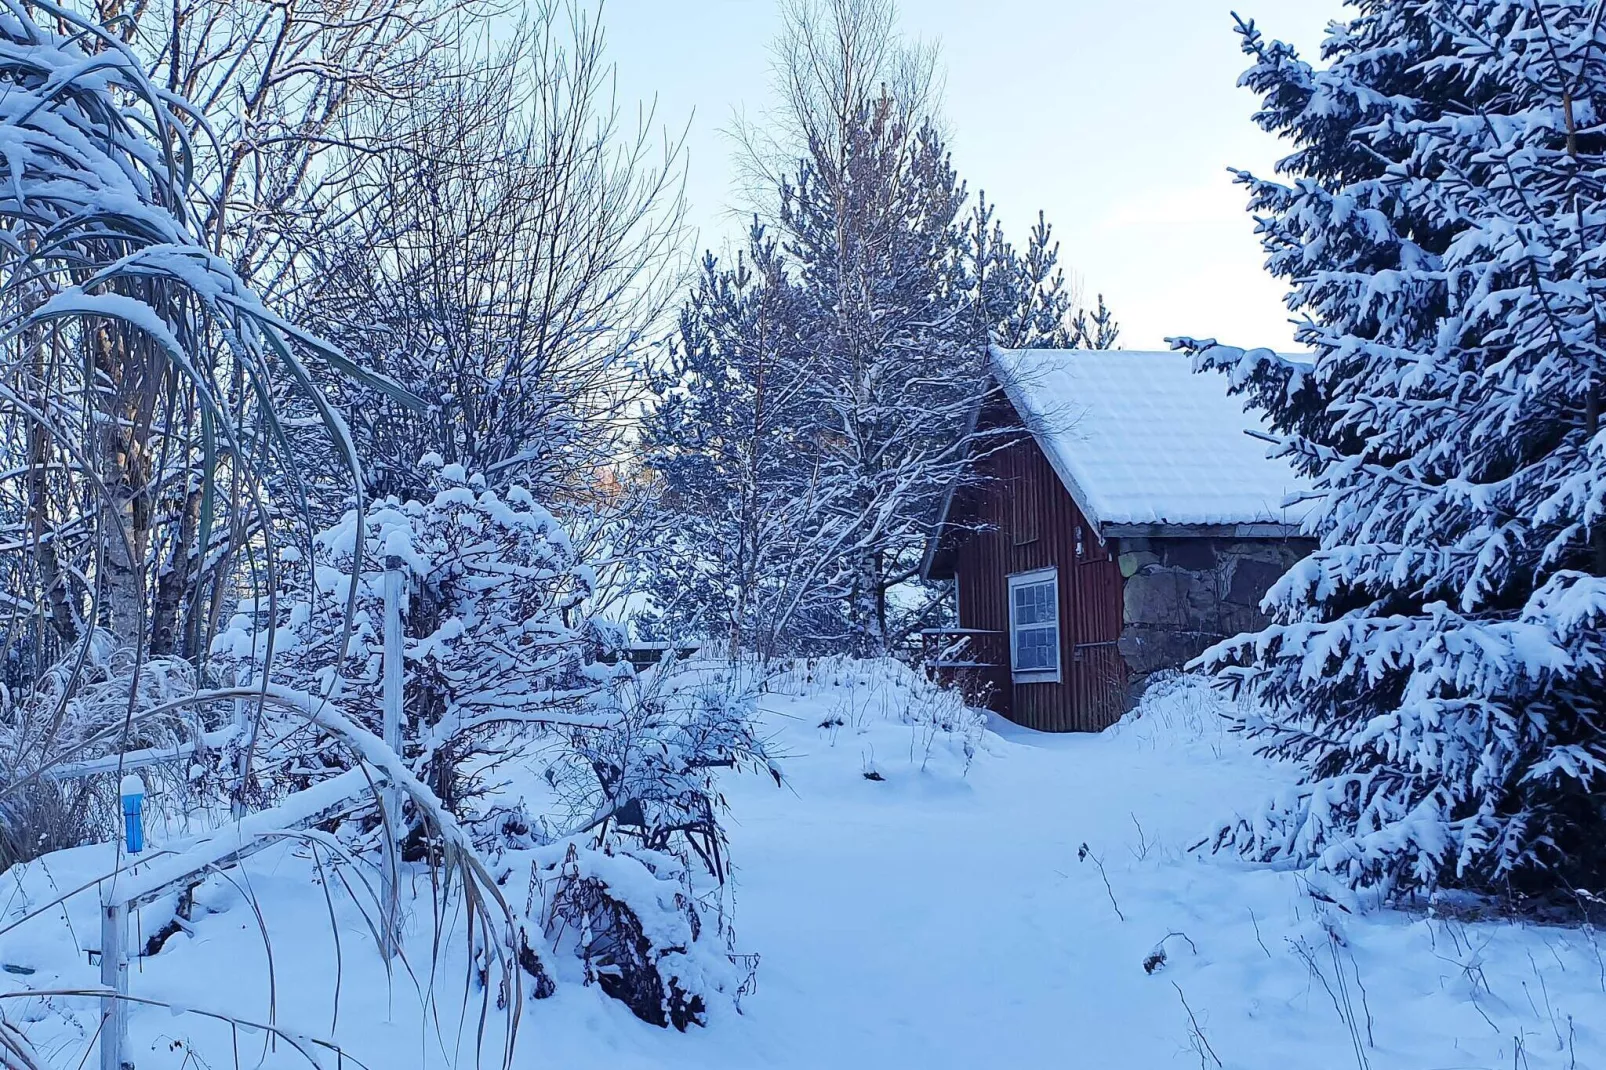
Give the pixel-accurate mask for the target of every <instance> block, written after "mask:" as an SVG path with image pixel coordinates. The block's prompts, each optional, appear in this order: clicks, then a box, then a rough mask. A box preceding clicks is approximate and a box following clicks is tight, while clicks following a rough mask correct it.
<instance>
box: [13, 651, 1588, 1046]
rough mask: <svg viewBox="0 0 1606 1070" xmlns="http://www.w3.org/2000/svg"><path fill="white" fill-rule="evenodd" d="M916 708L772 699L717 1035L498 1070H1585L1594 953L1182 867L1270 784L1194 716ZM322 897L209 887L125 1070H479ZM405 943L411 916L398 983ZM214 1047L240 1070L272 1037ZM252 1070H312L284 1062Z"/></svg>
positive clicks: (31, 939)
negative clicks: (1091, 730)
mask: <svg viewBox="0 0 1606 1070" xmlns="http://www.w3.org/2000/svg"><path fill="white" fill-rule="evenodd" d="M908 683H909V677H907V676H906V675H901V674H897V673H892V672H889V671H887V670H885V669H883V668H880V667H876V666H866V665H859V664H853V663H844V662H831V663H827V664H825V665H823V666H816V667H815V668H813V669H812V670H802V671H798V672H795V673H793V674H790V675H789V676H787V677H785V678H783V679H780V680H778V681H776V683H775V687H774V690H773V692H772V693H770V694H768V695H766V696H765V699H764V701H763V705H762V709H763V717H764V722H765V729H766V734H767V736H768V737H769V738H770V740H771V746H772V747H773V748H774V750H775V751H776V752H777V753H778V754H780V755H781V758H782V766H783V768H784V769H785V771H786V773H787V775H788V783H787V784H786V785H785V786H783V787H780V788H777V787H776V786H775V785H774V784H773V783H772V782H770V781H769V780H767V779H764V778H761V777H758V776H746V777H742V776H733V777H731V778H729V780H728V783H727V785H726V787H727V796H728V798H729V800H730V803H731V807H732V815H731V840H732V852H733V855H734V858H735V860H736V864H737V867H738V872H737V875H736V882H737V883H736V895H735V898H736V918H735V920H736V928H737V933H738V938H739V939H738V943H739V949H740V950H745V951H753V952H757V953H758V954H759V955H760V956H761V961H760V963H759V969H758V985H757V989H756V991H754V992H752V993H751V994H749V995H748V996H746V997H745V998H744V1000H743V1001H742V1009H741V1013H740V1014H737V1013H735V1012H734V1011H730V1010H728V1009H725V1010H721V1009H720V1008H716V1009H715V1013H714V1014H713V1015H712V1016H711V1022H710V1025H709V1027H708V1028H706V1029H693V1030H691V1031H690V1032H688V1033H686V1034H680V1033H676V1032H673V1031H666V1030H659V1029H656V1028H653V1027H651V1026H648V1025H645V1024H643V1023H641V1022H639V1021H637V1020H636V1019H634V1018H633V1017H631V1016H630V1014H629V1013H628V1011H626V1010H625V1009H624V1008H623V1007H622V1006H621V1005H618V1004H616V1003H613V1002H612V1001H610V1000H608V999H607V998H606V997H604V996H602V995H601V993H600V992H598V991H597V990H596V989H594V988H585V987H581V986H579V985H574V984H570V985H563V986H560V989H559V991H558V994H557V995H556V996H554V997H553V998H551V999H549V1000H545V1001H539V1002H534V1001H532V1002H529V1003H526V1004H525V1006H524V1013H523V1020H522V1022H521V1024H520V1029H519V1045H518V1049H517V1054H516V1059H515V1065H517V1066H519V1067H538V1066H561V1067H565V1068H585V1067H609V1068H620V1070H625V1068H635V1067H640V1068H647V1067H654V1068H658V1067H664V1068H681V1067H684V1068H688V1070H690V1068H693V1067H696V1068H708V1070H718V1068H731V1070H736V1068H752V1067H771V1066H773V1067H798V1068H803V1067H809V1068H814V1067H832V1066H877V1067H887V1068H893V1067H921V1068H929V1067H955V1068H960V1067H964V1068H973V1067H977V1066H1009V1065H1016V1066H1088V1067H1120V1068H1127V1067H1133V1068H1147V1067H1165V1066H1181V1067H1192V1066H1204V1067H1207V1068H1208V1067H1215V1066H1218V1065H1219V1066H1221V1067H1241V1068H1262V1067H1264V1068H1267V1070H1270V1068H1285V1067H1320V1068H1343V1067H1351V1066H1353V1067H1361V1068H1368V1067H1369V1068H1375V1070H1383V1068H1393V1067H1398V1068H1402V1070H1404V1068H1409V1070H1432V1068H1489V1070H1504V1068H1507V1067H1513V1066H1516V1067H1519V1068H1524V1070H1526V1068H1539V1067H1557V1068H1568V1070H1572V1068H1587V1067H1603V1066H1606V936H1601V935H1599V934H1595V933H1592V932H1590V931H1587V930H1580V929H1577V928H1552V927H1542V926H1536V925H1532V924H1516V923H1511V922H1503V921H1492V922H1491V921H1485V922H1463V921H1459V920H1455V919H1453V918H1449V917H1437V916H1433V915H1432V913H1431V912H1428V911H1422V912H1418V913H1404V912H1394V911H1384V912H1375V913H1371V914H1366V915H1355V914H1350V913H1346V912H1344V911H1343V910H1341V909H1339V908H1337V907H1335V906H1331V905H1328V904H1326V903H1323V902H1321V901H1320V900H1318V899H1314V898H1312V897H1311V896H1310V895H1309V894H1308V890H1309V889H1308V886H1307V884H1306V883H1305V882H1304V881H1303V879H1302V878H1301V877H1299V876H1298V875H1296V874H1290V873H1276V872H1269V871H1265V870H1258V869H1251V868H1248V867H1245V866H1243V865H1240V864H1238V863H1237V862H1235V861H1232V860H1228V859H1224V858H1218V857H1211V856H1208V855H1205V856H1200V855H1198V854H1195V853H1190V852H1189V851H1188V850H1187V848H1188V846H1189V845H1190V844H1192V843H1194V842H1196V841H1197V840H1198V839H1199V838H1200V837H1201V836H1202V835H1203V834H1204V832H1205V831H1207V830H1208V828H1209V827H1210V826H1211V824H1212V823H1213V821H1214V819H1216V818H1219V817H1224V816H1229V815H1230V814H1231V813H1232V812H1233V811H1234V810H1235V809H1236V808H1242V807H1247V806H1249V805H1250V804H1252V803H1253V802H1255V801H1256V800H1257V799H1259V798H1260V797H1261V795H1262V794H1263V793H1264V792H1266V791H1268V790H1269V789H1271V788H1272V787H1274V786H1275V785H1276V784H1277V783H1278V782H1279V781H1281V780H1283V779H1285V778H1286V777H1287V775H1288V774H1287V771H1286V770H1282V769H1278V768H1276V767H1274V766H1271V765H1268V764H1266V763H1264V762H1261V761H1260V760H1258V759H1256V758H1254V757H1253V756H1251V755H1249V754H1248V753H1247V752H1246V751H1245V749H1244V747H1243V744H1242V743H1241V742H1240V741H1239V740H1237V739H1236V738H1235V737H1232V736H1229V735H1228V734H1227V733H1226V732H1225V731H1224V726H1223V724H1222V722H1221V719H1220V716H1219V712H1220V711H1219V707H1217V706H1216V705H1215V703H1214V700H1213V699H1212V698H1211V697H1210V696H1209V695H1208V694H1207V693H1206V692H1204V691H1203V690H1201V689H1199V688H1197V687H1190V686H1176V687H1173V688H1172V689H1171V690H1170V691H1169V693H1167V694H1166V695H1164V696H1163V697H1160V698H1157V699H1154V700H1152V701H1150V702H1149V703H1148V704H1147V705H1146V707H1145V708H1144V710H1143V711H1142V716H1138V717H1135V718H1129V719H1128V720H1127V721H1124V722H1123V723H1122V724H1121V725H1119V726H1117V727H1116V728H1115V729H1113V730H1111V731H1109V732H1106V733H1104V734H1103V735H1099V736H1045V735H1040V734H1036V733H1031V732H1027V731H1024V730H1021V729H1018V728H1014V727H1012V726H1010V725H1008V724H1007V723H1003V722H999V721H997V720H991V721H983V720H982V719H981V718H980V717H979V716H978V715H969V716H967V715H966V714H965V712H964V711H962V710H961V709H959V708H958V707H957V706H956V704H954V703H953V702H952V700H951V699H943V698H942V697H940V696H934V695H932V694H931V693H930V692H926V691H920V692H918V693H913V692H911V690H910V689H909V687H908V686H907V685H908ZM934 703H935V705H934ZM867 774H873V776H867ZM876 778H879V779H876ZM105 859H106V852H105V851H104V850H103V849H101V848H83V849H80V850H77V851H72V852H64V853H62V854H59V855H55V856H51V857H50V858H48V859H46V860H45V862H44V863H43V864H41V863H35V864H34V865H32V866H30V867H28V868H27V870H26V871H25V872H21V873H13V874H11V875H8V876H6V877H5V878H4V884H3V885H0V919H4V920H0V926H4V925H9V924H10V923H11V922H12V921H13V920H14V919H15V918H17V917H20V916H22V915H23V914H25V913H27V912H28V911H29V910H32V909H37V908H38V907H40V906H41V905H43V904H45V903H48V902H49V901H50V900H51V899H53V898H55V895H56V894H59V892H66V891H68V890H70V889H71V888H72V887H74V886H76V884H77V883H80V882H82V881H83V880H86V879H88V878H90V877H92V876H94V875H95V873H96V871H97V870H96V867H97V866H99V865H103V864H104V862H105ZM317 872H318V871H317V868H316V867H315V866H314V864H313V863H312V862H311V861H310V860H309V859H308V858H307V857H305V851H304V849H303V850H298V849H296V848H292V847H289V846H287V847H283V848H275V849H273V850H271V851H268V852H264V853H263V854H260V855H258V856H256V857H255V858H254V859H253V860H252V861H251V862H250V863H249V864H247V865H246V866H245V867H244V868H243V870H241V871H237V872H234V873H232V874H231V875H230V878H231V879H228V880H224V879H218V878H214V879H213V880H211V881H209V882H208V884H207V885H206V887H205V889H204V891H203V894H202V896H201V899H202V902H203V904H204V905H205V906H207V907H209V908H210V909H211V910H212V911H215V913H205V912H200V913H198V915H197V920H196V922H195V924H194V927H193V928H194V932H193V934H180V935H177V936H174V937H173V938H172V939H170V940H169V941H168V942H167V944H166V946H165V948H164V949H163V950H162V951H161V952H160V953H159V954H157V955H155V956H153V957H151V958H147V959H144V960H142V961H141V963H140V964H139V966H138V967H137V968H136V972H135V973H134V975H133V978H132V986H131V987H132V992H133V994H134V995H136V996H140V997H145V998H151V999H156V1000H162V1001H168V1002H175V1003H177V1004H179V1005H180V1007H181V1013H172V1012H170V1011H169V1010H168V1009H165V1008H151V1009H143V1008H142V1009H137V1010H136V1011H135V1012H134V1013H133V1015H132V1020H131V1026H130V1033H131V1037H132V1047H133V1051H134V1055H135V1060H136V1065H137V1066H138V1067H139V1068H140V1070H158V1068H160V1070H172V1068H181V1067H183V1068H187V1067H196V1068H205V1067H220V1068H221V1067H229V1066H233V1065H235V1062H234V1055H233V1043H234V1039H235V1038H234V1037H233V1036H232V1035H231V1032H230V1030H229V1029H228V1028H227V1027H224V1026H220V1025H217V1024H215V1023H211V1022H208V1021H206V1020H204V1019H201V1018H199V1017H197V1016H196V1015H194V1014H191V1013H182V1011H183V1010H187V1009H190V1008H196V1009H208V1010H219V1011H227V1012H229V1013H232V1014H235V1015H238V1016H241V1017H245V1018H248V1019H253V1020H257V1021H262V1020H265V1019H266V1018H267V1017H268V1015H269V1013H270V1006H271V1009H272V1013H273V1014H274V1015H275V1016H276V1019H277V1022H278V1024H279V1025H280V1026H281V1027H283V1028H285V1029H287V1030H289V1031H291V1032H294V1033H299V1034H307V1035H315V1036H321V1037H327V1036H330V1035H333V1036H334V1037H336V1038H337V1039H338V1040H339V1042H340V1043H341V1045H342V1046H343V1048H344V1049H345V1050H346V1051H347V1052H349V1053H350V1055H351V1056H353V1057H355V1059H356V1060H361V1063H362V1064H365V1065H367V1066H370V1067H375V1068H381V1067H383V1068H391V1067H425V1066H429V1067H437V1066H450V1065H457V1066H470V1065H473V1061H474V1057H475V1047H474V1037H475V1020H476V1017H477V1015H478V1013H479V1002H478V998H477V996H476V997H475V998H474V999H473V1000H472V1001H470V1002H468V1003H467V1004H466V1005H465V1003H464V1001H463V999H462V992H463V984H462V981H461V978H460V975H461V973H462V960H461V957H460V956H459V957H457V958H454V957H453V956H452V954H451V953H450V951H449V950H448V952H447V953H445V954H443V955H442V956H441V958H440V962H441V969H442V976H441V977H440V978H438V979H437V981H436V983H435V984H434V989H433V990H434V992H435V1002H434V1004H433V1006H432V1007H431V1008H430V1009H429V1011H428V1013H427V1014H426V1013H421V1011H420V997H419V992H420V991H421V990H423V989H424V988H425V987H426V984H425V982H426V981H427V978H426V977H423V976H420V977H418V978H416V979H415V978H414V977H410V976H406V975H405V973H400V974H398V976H396V977H395V978H394V979H393V980H392V981H391V982H390V983H389V984H387V983H386V979H385V975H384V972H383V969H382V968H381V967H380V965H379V962H378V959H377V956H376V955H375V954H374V952H373V942H372V938H371V936H370V935H369V933H368V930H367V927H366V924H365V923H364V922H363V920H362V918H361V916H360V915H359V914H358V912H357V910H356V908H355V907H354V906H352V904H351V902H350V900H349V898H348V897H346V896H344V894H343V892H342V891H341V889H340V888H339V887H338V882H336V887H335V888H334V889H332V893H331V895H330V896H329V898H328V899H327V900H326V898H325V895H324V891H323V888H322V886H321V885H320V884H319V883H317V881H316V879H315V878H316V875H317ZM52 889H59V892H58V893H52ZM248 894H249V898H248ZM424 895H425V896H426V898H423V899H421V900H420V901H419V902H420V904H427V902H428V900H427V892H425V893H424ZM253 901H254V903H255V904H256V908H255V909H253V906H252V902H253ZM258 911H260V914H259V913H258ZM331 912H332V914H333V917H334V918H335V921H336V924H335V930H336V931H338V933H339V958H338V967H337V959H336V943H335V941H334V939H333V938H332V936H331V926H330V917H331ZM69 922H70V924H69ZM95 926H96V923H95V899H94V897H93V894H92V893H89V894H81V895H78V896H75V897H73V898H72V899H70V900H69V902H68V909H67V912H66V913H65V914H63V911H62V910H61V909H60V908H55V909H51V910H46V911H44V912H43V913H41V914H40V915H39V916H38V917H36V918H34V919H33V920H31V921H29V922H27V923H26V924H23V925H20V926H17V927H15V928H13V929H11V930H10V931H8V932H5V933H4V934H3V935H0V963H3V964H7V965H9V966H10V967H13V968H19V967H20V968H23V969H33V970H35V972H34V973H32V974H17V973H14V972H9V971H8V972H4V973H0V992H3V991H9V992H20V991H21V990H23V989H30V988H31V989H33V990H36V991H37V990H42V989H71V988H76V987H82V986H87V985H91V984H93V983H94V982H95V980H96V976H97V971H96V970H95V968H94V967H92V966H90V965H89V964H88V961H87V956H86V955H85V954H84V953H83V949H84V948H87V947H94V946H96V945H97V944H98V931H97V929H96V927H95ZM429 929H430V926H429V924H428V910H427V907H426V906H424V905H420V907H419V914H418V915H417V916H415V917H414V919H413V922H412V925H411V947H412V954H411V956H410V961H411V962H412V963H414V964H415V968H420V967H421V966H422V967H427V964H428V962H429V954H428V948H427V944H428V930H429ZM263 931H266V932H267V934H268V936H267V939H266V940H264V938H263V936H262V932H263ZM144 935H146V936H148V935H149V934H148V933H147V934H144ZM270 948H271V958H272V966H273V970H272V979H273V980H272V989H271V991H270V983H269V976H270V974H269V970H268V961H269V949H270ZM1161 952H1163V955H1164V959H1163V961H1156V960H1157V958H1158V956H1159V955H1160V953H1161ZM1146 966H1147V967H1148V968H1147V969H1146ZM337 987H338V990H339V1006H338V1015H337V1014H336V1010H335V1006H334V998H333V997H334V994H335V991H336V988H337ZM0 1008H3V1009H4V1012H5V1014H6V1016H7V1017H8V1018H9V1019H10V1020H11V1021H12V1022H14V1023H15V1022H26V1023H27V1030H28V1032H29V1035H30V1036H31V1037H33V1038H34V1039H35V1042H36V1043H37V1044H38V1045H39V1046H40V1048H41V1052H42V1054H44V1055H45V1056H46V1058H47V1060H48V1065H50V1066H63V1067H71V1066H76V1065H79V1061H80V1059H82V1058H83V1057H84V1055H85V1053H86V1051H87V1050H88V1047H89V1044H90V1040H91V1035H92V1033H93V1029H94V1022H95V1015H94V1010H93V1003H92V1001H90V1000H87V999H84V998H80V997H71V996H51V997H46V998H43V999H40V998H28V999H6V1000H3V1001H0ZM493 1020H494V1012H493ZM492 1032H493V1034H494V1029H493V1030H492ZM443 1038H445V1039H443ZM238 1040H239V1048H240V1056H239V1065H241V1066H255V1065H258V1060H259V1059H260V1058H261V1056H262V1053H263V1050H264V1045H265V1037H264V1035H263V1034H261V1033H255V1034H249V1033H241V1034H239V1037H238ZM487 1044H488V1045H489V1049H491V1050H494V1048H495V1047H496V1045H495V1042H494V1039H488V1041H487ZM489 1061H491V1060H488V1062H489ZM263 1065H266V1066H270V1067H279V1066H284V1067H290V1066H298V1065H299V1066H305V1065H307V1063H306V1062H305V1061H303V1060H300V1059H299V1058H298V1057H296V1056H294V1055H293V1053H292V1052H291V1051H290V1048H289V1045H287V1044H286V1043H284V1042H280V1043H279V1044H278V1045H277V1051H272V1052H269V1054H268V1057H267V1060H266V1062H265V1063H263ZM327 1065H329V1066H333V1065H335V1061H334V1060H333V1058H329V1059H327ZM344 1065H346V1066H351V1065H356V1063H355V1062H353V1061H347V1062H346V1063H345V1064H344Z"/></svg>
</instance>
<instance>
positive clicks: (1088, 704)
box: [954, 437, 1126, 732]
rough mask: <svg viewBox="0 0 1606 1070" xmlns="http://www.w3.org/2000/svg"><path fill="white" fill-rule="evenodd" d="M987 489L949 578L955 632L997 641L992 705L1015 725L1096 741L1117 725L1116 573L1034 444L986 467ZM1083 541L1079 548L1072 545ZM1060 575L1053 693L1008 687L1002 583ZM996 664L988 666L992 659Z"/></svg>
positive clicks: (1121, 694) (1120, 688) (1005, 587)
mask: <svg viewBox="0 0 1606 1070" xmlns="http://www.w3.org/2000/svg"><path fill="white" fill-rule="evenodd" d="M983 473H984V474H985V475H986V476H987V477H988V478H987V481H986V483H985V484H983V485H982V486H981V487H979V488H976V489H975V490H974V491H972V492H971V503H970V508H968V509H966V510H965V512H966V516H965V517H964V518H963V519H964V521H965V522H968V523H971V524H975V525H976V527H977V529H978V530H974V531H971V532H967V533H964V534H962V535H960V536H959V538H958V542H957V546H956V553H955V558H954V573H955V576H956V578H957V581H958V586H959V625H960V627H961V628H974V629H984V630H988V631H995V632H1000V633H1003V636H1002V637H1001V638H1000V639H999V640H998V641H997V642H993V643H987V644H985V646H986V647H987V648H992V649H994V650H996V651H997V655H998V659H999V660H1001V662H1002V664H1001V665H1000V666H999V667H998V668H997V669H996V670H994V671H993V673H992V674H991V676H992V683H993V694H994V699H993V705H994V708H995V709H997V710H998V712H1000V713H1002V714H1004V715H1005V716H1007V717H1009V718H1010V719H1011V720H1013V721H1016V722H1017V723H1019V724H1023V725H1026V726H1027V727H1030V728H1036V729H1040V730H1042V731H1046V732H1096V731H1098V730H1100V729H1102V728H1106V727H1108V726H1109V725H1111V724H1114V723H1115V721H1116V720H1117V719H1118V718H1119V717H1120V716H1121V713H1122V712H1123V710H1124V709H1125V704H1126V664H1125V662H1124V661H1122V659H1121V655H1120V653H1119V652H1118V651H1117V649H1116V645H1115V644H1116V640H1117V639H1119V638H1120V635H1121V623H1122V605H1121V594H1122V591H1121V587H1122V580H1121V570H1120V566H1119V565H1118V564H1117V563H1116V561H1115V559H1114V556H1113V555H1112V554H1111V552H1110V547H1109V546H1106V545H1102V544H1100V543H1099V541H1098V538H1097V537H1096V536H1095V535H1094V534H1093V530H1092V528H1091V527H1090V526H1089V525H1088V523H1087V521H1086V519H1085V518H1084V517H1083V516H1082V511H1081V510H1080V509H1078V508H1077V506H1076V502H1075V501H1073V500H1072V498H1071V496H1070V494H1069V493H1067V492H1066V490H1065V487H1064V485H1063V484H1061V483H1060V480H1059V477H1058V476H1057V475H1055V474H1054V470H1053V469H1052V468H1051V467H1050V466H1049V463H1048V459H1047V458H1046V457H1044V456H1043V452H1042V450H1041V449H1040V448H1039V447H1038V445H1037V442H1036V441H1035V440H1034V439H1032V438H1030V437H1022V439H1021V440H1020V441H1018V442H1015V443H1014V444H1012V445H1010V446H1008V447H1007V448H1005V449H1002V450H1000V451H999V452H997V453H995V454H993V455H991V456H990V457H988V458H987V459H986V461H985V462H983ZM1078 533H1080V539H1078ZM1051 566H1052V567H1055V568H1057V569H1059V613H1060V681H1061V682H1060V683H1029V684H1014V683H1012V681H1011V679H1010V672H1009V648H1008V631H1009V577H1010V576H1011V575H1013V574H1015V573H1018V572H1030V571H1032V570H1033V569H1039V568H1049V567H1051ZM989 660H993V659H989Z"/></svg>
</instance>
